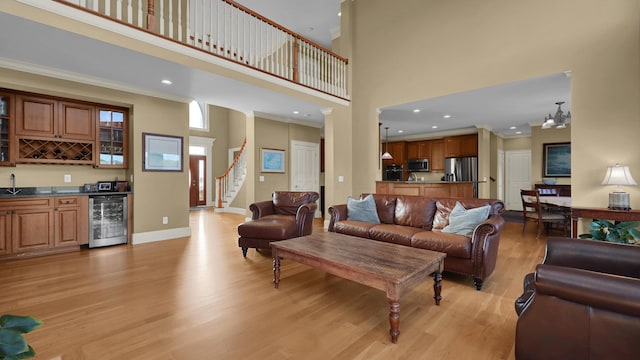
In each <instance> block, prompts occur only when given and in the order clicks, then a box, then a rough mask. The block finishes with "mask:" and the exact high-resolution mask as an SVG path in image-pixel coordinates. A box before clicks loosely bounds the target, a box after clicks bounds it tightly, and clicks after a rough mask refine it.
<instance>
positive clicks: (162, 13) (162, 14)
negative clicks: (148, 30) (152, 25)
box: [159, 0, 165, 35]
mask: <svg viewBox="0 0 640 360" xmlns="http://www.w3.org/2000/svg"><path fill="white" fill-rule="evenodd" d="M159 33H160V34H161V35H165V33H164V0H161V1H160V31H159Z"/></svg>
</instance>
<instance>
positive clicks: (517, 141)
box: [502, 136, 542, 151]
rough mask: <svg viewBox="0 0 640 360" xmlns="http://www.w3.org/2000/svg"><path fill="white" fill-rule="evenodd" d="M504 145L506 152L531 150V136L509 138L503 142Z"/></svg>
mask: <svg viewBox="0 0 640 360" xmlns="http://www.w3.org/2000/svg"><path fill="white" fill-rule="evenodd" d="M502 144H503V145H502V149H503V150H504V151H514V150H531V136H522V137H516V138H507V139H504V140H503V141H502ZM541 148H542V147H541Z"/></svg>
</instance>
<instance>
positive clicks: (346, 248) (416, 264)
mask: <svg viewBox="0 0 640 360" xmlns="http://www.w3.org/2000/svg"><path fill="white" fill-rule="evenodd" d="M271 248H272V249H273V252H272V254H273V283H274V285H275V287H276V288H278V285H279V284H280V260H281V259H289V260H293V261H296V262H299V263H301V264H305V265H308V266H311V267H314V268H317V269H320V270H323V271H326V272H328V273H330V274H333V275H336V276H339V277H341V278H344V279H348V280H353V281H355V282H358V283H361V284H364V285H367V286H371V287H373V288H375V289H380V290H382V291H384V292H386V293H387V298H388V299H389V303H390V312H389V323H390V325H391V329H390V330H389V333H390V334H391V341H392V342H393V343H397V342H398V335H400V329H399V328H400V296H401V295H402V293H403V292H404V291H405V290H410V289H412V288H413V287H415V286H417V285H419V284H421V283H422V282H424V281H425V280H426V279H427V278H429V277H430V275H431V274H433V279H434V282H433V292H434V296H433V298H434V299H435V301H436V305H440V300H441V299H442V296H441V295H440V292H441V288H442V285H441V281H442V270H443V269H444V258H445V256H446V254H445V253H440V252H436V251H430V250H424V249H415V248H412V247H409V246H403V245H397V244H390V243H385V242H381V241H375V240H369V239H363V238H359V237H355V236H349V235H343V234H338V233H334V232H317V233H313V234H311V235H308V236H302V237H298V238H294V239H289V240H282V241H277V242H273V243H271Z"/></svg>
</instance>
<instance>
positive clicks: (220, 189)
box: [216, 138, 247, 208]
mask: <svg viewBox="0 0 640 360" xmlns="http://www.w3.org/2000/svg"><path fill="white" fill-rule="evenodd" d="M246 145H247V138H244V141H243V142H242V145H241V146H240V151H238V153H237V154H236V156H235V158H234V159H233V161H232V162H231V164H230V165H229V167H228V168H227V170H226V171H225V172H224V174H222V175H220V176H216V184H218V204H217V207H218V208H221V207H222V197H223V190H224V189H223V184H222V183H223V182H224V179H225V178H227V177H228V176H229V173H230V172H231V170H233V168H234V167H235V166H236V164H237V163H238V160H239V159H240V156H242V153H243V152H244V148H245V146H246Z"/></svg>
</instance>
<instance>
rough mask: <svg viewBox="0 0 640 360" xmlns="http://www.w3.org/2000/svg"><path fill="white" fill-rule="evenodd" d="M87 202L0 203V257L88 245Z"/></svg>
mask: <svg viewBox="0 0 640 360" xmlns="http://www.w3.org/2000/svg"><path fill="white" fill-rule="evenodd" d="M87 223H88V198H87V197H86V196H68V197H66V196H65V197H29V198H22V199H20V198H11V199H0V255H2V257H3V258H7V257H19V256H24V255H27V254H29V255H38V254H50V253H57V252H64V251H70V250H73V249H77V248H78V246H79V245H81V244H85V243H87V241H88V238H89V233H88V224H87Z"/></svg>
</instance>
